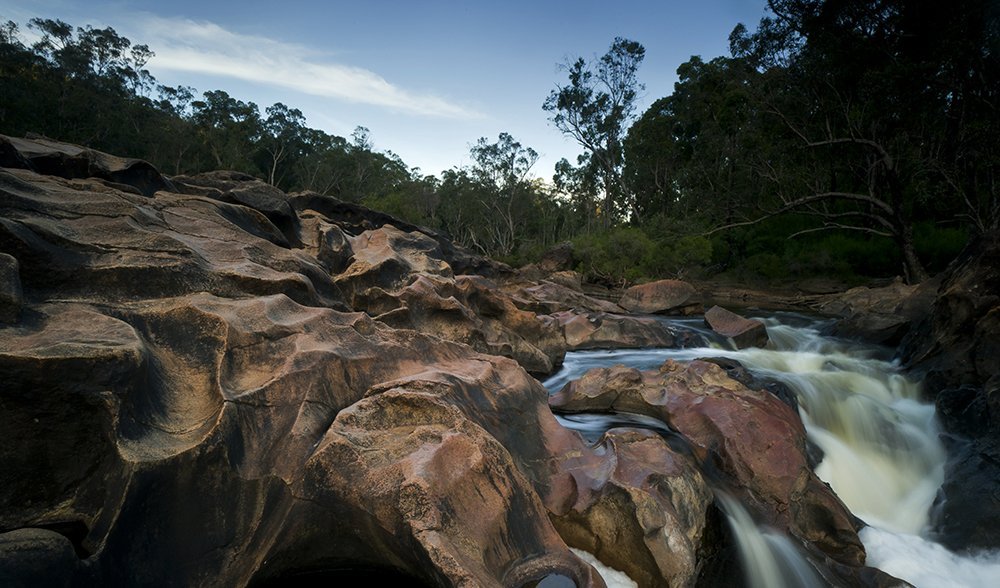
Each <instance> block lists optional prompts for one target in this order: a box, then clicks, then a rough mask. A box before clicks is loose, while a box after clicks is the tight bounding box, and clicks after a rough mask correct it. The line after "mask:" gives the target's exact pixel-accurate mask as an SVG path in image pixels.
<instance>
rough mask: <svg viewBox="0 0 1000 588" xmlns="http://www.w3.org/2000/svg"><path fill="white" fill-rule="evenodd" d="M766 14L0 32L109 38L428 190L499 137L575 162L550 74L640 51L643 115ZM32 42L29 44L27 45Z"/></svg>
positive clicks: (225, 21) (358, 13) (256, 22)
mask: <svg viewBox="0 0 1000 588" xmlns="http://www.w3.org/2000/svg"><path fill="white" fill-rule="evenodd" d="M764 6H765V0H700V1H691V0H689V1H675V0H662V1H660V2H655V1H627V0H618V1H616V2H611V1H610V0H609V1H606V2H593V1H589V0H582V1H575V2H571V1H562V2H550V1H546V0H535V1H523V0H509V1H506V2H503V1H493V2H471V1H468V2H444V1H428V2H421V1H418V0H412V1H409V2H403V1H385V0H353V1H341V0H332V1H328V2H320V1H295V0H286V1H283V2H281V1H276V0H269V1H262V0H244V1H242V2H211V1H207V0H202V1H191V0H173V1H148V0H147V1H142V0H88V1H87V2H80V1H76V2H70V1H66V0H16V1H11V0H0V19H3V20H8V19H9V20H14V21H15V22H18V23H19V24H21V25H22V27H23V25H25V24H26V23H27V21H28V19H30V18H32V17H35V16H40V17H44V18H59V19H62V20H64V21H66V22H69V23H70V24H73V25H77V26H82V25H85V24H90V25H93V26H97V27H105V26H111V27H113V28H114V29H115V30H117V31H118V32H119V33H120V34H122V35H124V36H126V37H128V38H129V39H131V40H132V41H133V42H134V43H146V44H148V45H149V46H150V48H151V49H152V50H153V51H154V52H155V53H156V57H155V58H153V60H152V61H151V62H150V63H149V66H148V67H149V69H150V71H151V72H152V73H153V75H154V76H155V77H156V78H157V80H158V81H159V82H160V83H163V84H167V85H179V84H183V85H188V86H194V87H195V88H196V89H197V90H198V91H199V92H203V91H206V90H217V89H219V90H225V91H227V92H229V94H231V95H232V96H234V97H235V98H238V99H240V100H246V101H253V102H255V103H257V105H258V106H259V107H260V108H261V110H262V111H263V109H264V107H266V106H269V105H271V104H273V103H275V102H282V103H284V104H286V105H288V106H290V107H294V108H299V109H300V110H302V112H303V113H304V114H305V115H306V118H307V123H308V124H309V126H311V127H314V128H319V129H323V130H325V131H327V132H329V133H334V134H338V135H342V136H349V135H350V133H351V132H352V130H353V129H354V128H355V127H356V126H359V125H362V126H365V127H368V128H369V129H370V130H371V137H372V139H373V141H374V143H375V147H376V149H378V150H391V151H393V152H395V153H397V154H399V156H400V157H402V159H403V161H405V162H406V163H407V164H408V165H410V166H411V167H412V166H415V167H419V168H421V171H422V172H423V173H425V174H439V173H440V172H441V171H442V170H444V169H448V168H451V167H454V166H458V165H466V164H468V163H469V157H468V152H469V147H470V145H472V144H473V143H475V142H476V140H477V139H479V138H480V137H488V138H489V139H490V140H496V138H497V135H498V134H499V133H501V132H508V133H510V134H511V135H513V136H514V138H515V139H517V140H518V141H520V142H521V143H522V144H523V145H525V146H529V147H532V148H534V149H535V150H536V151H538V152H539V153H540V154H541V159H540V160H539V162H538V164H537V165H536V166H535V168H534V170H533V172H534V173H535V175H537V176H540V177H542V178H546V179H548V178H550V177H551V175H552V168H553V166H554V164H555V162H556V161H558V160H559V159H560V158H562V157H566V158H568V159H570V160H571V161H573V160H574V159H575V157H576V155H577V154H578V153H579V152H580V149H579V148H578V147H577V146H576V145H575V144H574V143H573V142H572V141H571V140H570V139H568V138H564V137H563V136H562V135H561V134H560V133H559V132H558V131H557V130H556V129H555V128H553V127H552V126H551V124H549V123H548V120H547V116H548V115H547V113H546V112H544V111H543V110H542V108H541V105H542V102H543V101H544V100H545V97H546V96H547V95H548V93H549V92H550V91H551V90H552V89H553V88H554V87H555V85H556V84H558V83H562V82H563V80H564V78H565V74H564V73H562V72H560V70H559V67H558V64H560V63H565V62H568V61H571V60H573V59H575V58H576V57H585V58H588V59H591V58H594V57H596V56H599V55H601V54H603V53H604V52H605V51H606V50H607V49H608V47H609V46H610V44H611V42H612V40H613V39H614V38H615V37H616V36H622V37H626V38H629V39H633V40H635V41H638V42H640V43H642V44H643V46H644V47H645V48H646V59H645V61H644V62H643V65H642V67H641V69H640V71H639V77H640V79H641V80H642V82H643V83H644V84H645V85H646V90H645V92H644V93H643V95H642V97H641V99H640V103H639V112H640V113H641V112H642V111H643V110H645V108H646V107H648V106H649V104H651V103H652V102H653V101H654V100H656V99H658V98H660V97H663V96H666V95H668V94H670V92H671V91H672V89H673V84H674V82H675V81H676V70H677V66H678V65H680V64H681V63H683V62H684V61H686V60H687V59H688V58H690V56H691V55H700V56H701V57H703V58H704V59H706V60H707V59H711V58H713V57H716V56H719V55H725V54H727V53H728V36H729V33H730V31H732V29H733V27H734V26H736V24H737V23H740V22H742V23H744V24H746V25H747V26H748V27H750V28H753V27H754V26H755V25H756V23H757V21H758V20H759V19H760V17H761V16H762V15H763V13H764ZM24 32H25V33H28V31H24Z"/></svg>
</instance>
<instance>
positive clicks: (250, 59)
mask: <svg viewBox="0 0 1000 588" xmlns="http://www.w3.org/2000/svg"><path fill="white" fill-rule="evenodd" d="M136 25H137V26H136V28H138V29H139V30H140V32H141V38H142V39H143V41H142V42H144V43H146V44H148V45H149V46H150V48H151V49H152V50H153V51H154V52H155V53H156V57H155V58H154V60H153V61H152V62H150V67H151V69H154V72H155V70H175V71H188V72H196V73H201V74H210V75H217V76H227V77H232V78H238V79H242V80H248V81H253V82H258V83H266V84H271V85H275V86H280V87H284V88H289V89H291V90H296V91H299V92H304V93H306V94H312V95H315V96H323V97H327V98H334V99H339V100H346V101H349V102H355V103H361V104H370V105H374V106H381V107H385V108H389V109H392V110H396V111H401V112H405V113H410V114H417V115H421V116H430V117H441V118H451V119H474V118H481V117H482V114H480V113H478V112H476V111H474V110H471V109H468V108H465V107H463V106H461V105H459V104H455V103H453V102H449V101H448V100H445V99H443V98H439V97H437V96H433V95H429V94H422V93H418V92H411V91H408V90H406V89H403V88H400V87H399V86H396V85H395V84H392V83H391V82H389V81H387V80H386V79H385V78H383V77H382V76H380V75H378V74H376V73H374V72H372V71H369V70H367V69H363V68H359V67H352V66H349V65H344V64H340V63H333V62H331V61H329V60H327V59H324V56H323V55H321V54H319V53H318V52H316V51H313V50H310V49H308V48H306V47H303V46H301V45H296V44H292V43H284V42H280V41H275V40H273V39H268V38H266V37H260V36H253V35H244V34H240V33H235V32H232V31H229V30H227V29H225V28H223V27H221V26H219V25H217V24H214V23H211V22H199V21H193V20H188V19H167V18H162V17H158V16H152V15H149V16H147V17H145V18H142V19H141V20H140V21H139V22H137V23H136Z"/></svg>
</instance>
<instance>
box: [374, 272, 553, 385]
mask: <svg viewBox="0 0 1000 588" xmlns="http://www.w3.org/2000/svg"><path fill="white" fill-rule="evenodd" d="M354 300H355V305H356V307H357V308H359V309H363V310H365V311H366V312H368V313H369V314H371V315H372V316H374V317H375V318H376V320H378V321H381V322H383V323H385V324H388V325H391V326H393V327H396V328H403V329H415V330H418V331H420V332H423V333H431V334H434V335H436V336H438V337H441V338H443V339H447V340H449V341H457V342H460V343H465V344H467V345H470V346H472V347H473V348H474V349H476V350H478V351H481V352H484V353H492V354H495V355H502V356H505V357H510V358H512V359H515V360H516V361H517V362H518V363H520V364H521V365H522V366H523V367H524V368H525V369H526V370H528V371H529V372H530V373H533V374H538V375H547V374H550V373H552V371H554V369H555V368H556V367H558V366H559V365H560V364H562V360H563V356H565V354H566V343H565V340H564V339H563V337H562V334H561V332H560V330H559V329H558V327H557V326H555V325H553V324H551V323H550V322H546V321H545V320H542V319H541V318H539V317H538V316H536V315H535V314H534V313H532V312H526V311H523V310H520V309H518V308H517V307H516V306H515V305H514V303H513V302H512V301H511V300H510V299H509V298H508V297H507V296H506V295H504V294H503V292H501V291H499V290H498V288H497V286H496V284H494V283H493V282H492V281H490V280H488V279H487V278H483V277H482V276H459V277H457V278H451V277H448V276H434V275H428V274H415V275H414V276H413V277H412V281H411V282H410V283H409V284H408V285H407V286H406V287H404V288H400V289H397V290H393V291H388V290H385V289H382V288H380V287H372V288H369V289H368V290H366V291H365V292H364V294H361V295H358V296H356V297H355V299H354Z"/></svg>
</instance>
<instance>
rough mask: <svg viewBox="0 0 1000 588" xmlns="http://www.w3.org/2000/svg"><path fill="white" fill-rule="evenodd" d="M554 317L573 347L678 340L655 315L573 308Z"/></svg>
mask: <svg viewBox="0 0 1000 588" xmlns="http://www.w3.org/2000/svg"><path fill="white" fill-rule="evenodd" d="M551 318H552V320H554V321H555V323H556V324H558V325H559V328H560V329H562V333H563V337H564V338H565V339H566V347H567V348H568V349H571V350H580V349H615V348H639V347H674V346H675V344H676V343H677V340H676V338H675V337H674V334H673V333H672V332H671V331H670V329H668V328H667V326H666V325H664V324H663V323H661V322H659V321H657V320H656V319H652V318H646V317H634V316H628V315H620V314H611V313H606V312H587V313H583V312H573V311H563V312H557V313H553V314H552V316H551Z"/></svg>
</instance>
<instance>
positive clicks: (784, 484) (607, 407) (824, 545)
mask: <svg viewBox="0 0 1000 588" xmlns="http://www.w3.org/2000/svg"><path fill="white" fill-rule="evenodd" d="M549 403H550V405H551V406H553V408H556V409H558V410H561V411H569V412H581V411H582V412H608V411H614V412H629V413H637V414H644V415H647V416H652V417H654V418H657V419H659V420H661V421H662V422H664V423H665V424H666V425H667V426H669V427H670V428H671V429H672V430H675V431H677V432H678V433H679V434H680V435H681V436H682V437H684V438H685V439H687V441H688V443H689V444H690V446H691V447H692V450H693V455H694V456H695V458H696V459H697V460H698V462H699V463H702V464H706V465H707V464H712V468H713V471H715V472H717V473H716V474H715V475H717V476H719V477H720V479H719V482H720V483H723V484H725V485H726V486H727V487H729V488H731V489H732V491H733V492H735V493H737V494H738V495H739V496H740V497H741V502H743V503H744V504H745V505H746V506H747V508H748V509H749V510H750V512H751V514H752V515H753V516H754V518H755V520H758V521H760V522H762V523H764V524H768V525H771V526H773V527H775V528H777V529H780V530H782V531H785V532H787V533H788V534H790V535H791V536H793V537H796V538H798V539H799V540H800V541H802V542H803V544H804V545H806V546H807V547H808V548H809V549H811V550H814V551H815V552H816V553H817V554H819V556H820V557H821V558H830V559H832V560H834V561H835V562H838V565H843V566H847V567H849V568H852V569H854V570H856V571H857V570H860V569H862V568H863V565H864V548H863V546H862V545H861V542H860V540H859V539H858V537H857V533H856V532H857V524H856V521H855V519H854V517H853V516H852V515H851V514H850V512H849V511H848V510H847V508H846V507H845V506H844V505H843V504H842V503H841V502H840V500H838V499H837V497H836V496H835V495H834V494H833V492H832V491H831V490H830V488H829V487H828V486H826V485H825V484H824V483H823V482H822V481H820V480H819V478H817V477H816V475H815V474H814V473H813V472H812V470H811V469H810V468H809V465H808V458H807V455H806V445H805V429H804V427H803V426H802V422H801V421H800V420H799V418H798V415H797V414H796V413H795V412H794V411H793V410H792V409H791V408H790V407H789V406H787V405H786V404H784V403H783V402H781V401H780V400H779V399H778V398H776V397H775V396H773V395H771V394H769V393H766V392H760V391H755V390H750V389H748V388H746V387H745V386H743V385H742V384H740V383H739V382H737V381H735V380H733V379H731V378H729V377H728V376H727V375H726V373H725V372H724V371H723V370H722V369H721V368H720V367H719V366H717V365H714V364H711V363H707V362H702V361H693V362H691V363H690V364H687V365H681V364H678V363H675V362H673V361H668V362H666V363H664V364H663V366H661V367H660V369H659V370H658V371H646V372H642V371H639V370H636V369H632V368H626V367H623V366H618V367H612V368H602V369H595V370H591V371H589V372H587V373H586V374H585V375H584V376H583V377H582V378H581V379H579V380H577V381H575V382H571V383H570V384H567V385H566V387H564V388H563V389H562V390H561V391H559V392H558V393H556V394H555V395H553V396H552V397H551V398H550V400H549ZM702 471H703V472H704V471H705V469H704V467H703V468H702Z"/></svg>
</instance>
